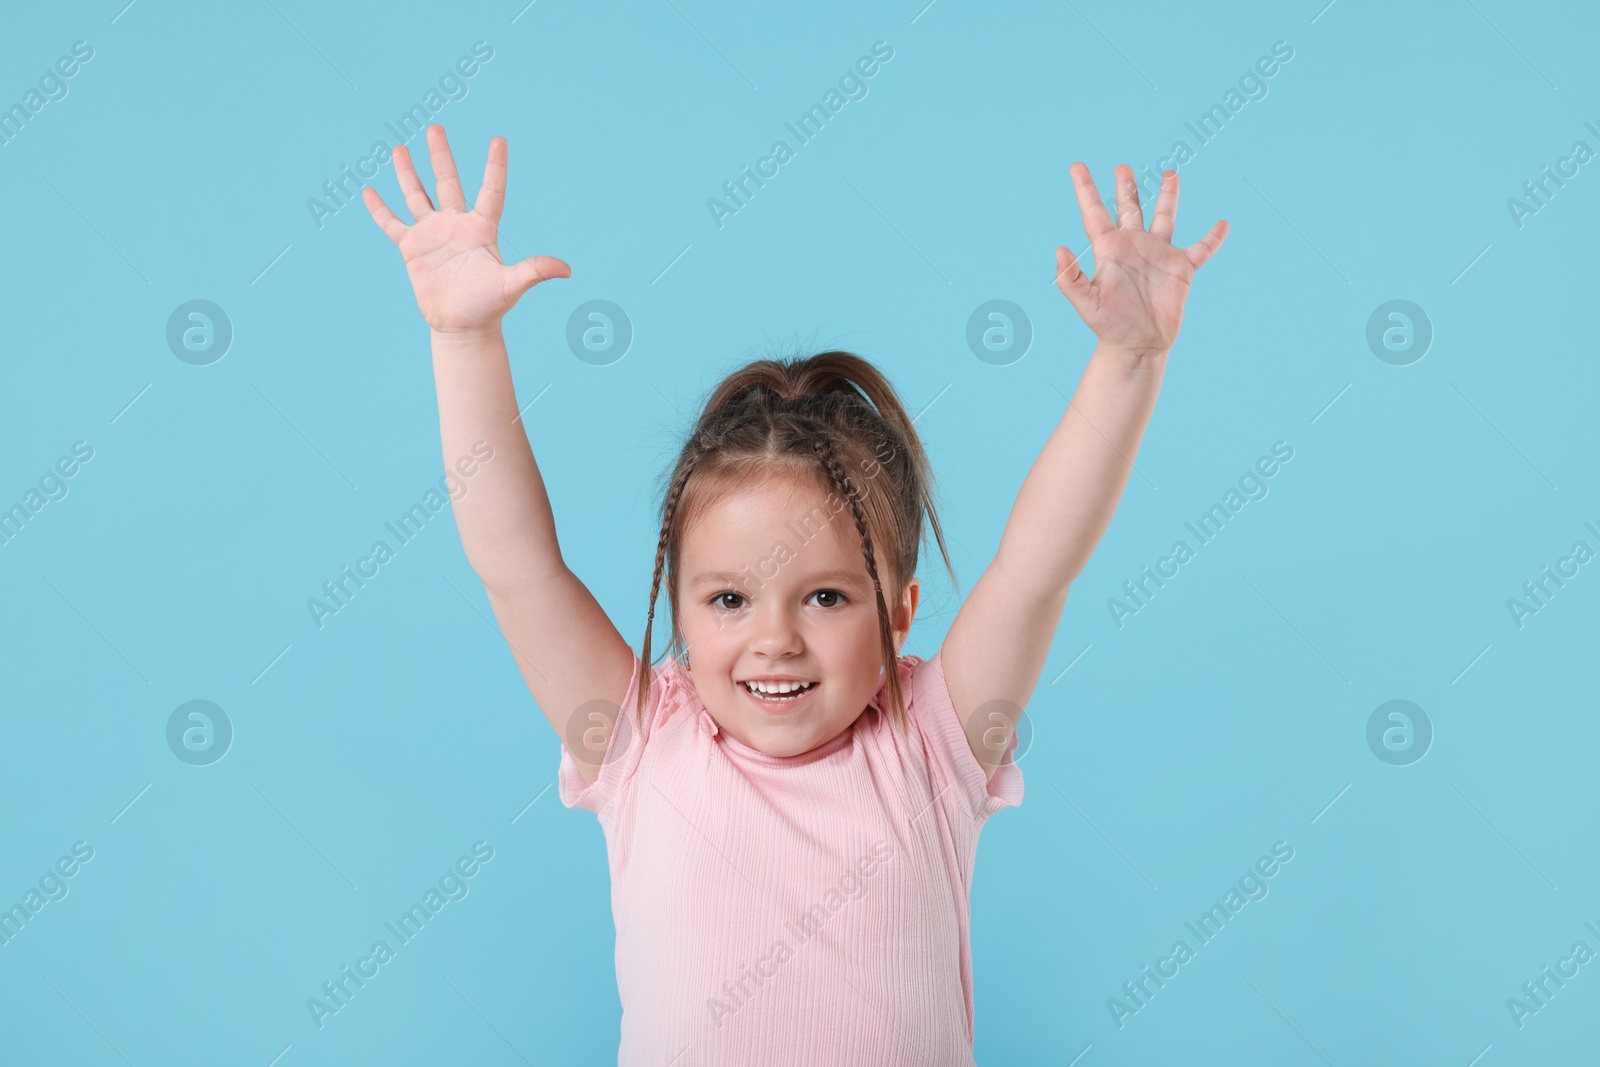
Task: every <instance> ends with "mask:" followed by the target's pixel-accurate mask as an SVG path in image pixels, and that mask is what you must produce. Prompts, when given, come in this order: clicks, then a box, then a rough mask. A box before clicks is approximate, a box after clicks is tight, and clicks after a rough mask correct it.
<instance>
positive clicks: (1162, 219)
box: [1150, 170, 1178, 241]
mask: <svg viewBox="0 0 1600 1067" xmlns="http://www.w3.org/2000/svg"><path fill="white" fill-rule="evenodd" d="M1177 221H1178V172H1177V171H1175V170H1169V171H1166V172H1164V173H1163V174H1162V175H1161V193H1160V195H1159V196H1157V197H1156V214H1155V218H1153V219H1151V220H1150V232H1151V233H1153V234H1155V235H1156V236H1157V237H1164V238H1166V239H1167V240H1168V241H1170V240H1172V228H1173V226H1174V224H1176V223H1177Z"/></svg>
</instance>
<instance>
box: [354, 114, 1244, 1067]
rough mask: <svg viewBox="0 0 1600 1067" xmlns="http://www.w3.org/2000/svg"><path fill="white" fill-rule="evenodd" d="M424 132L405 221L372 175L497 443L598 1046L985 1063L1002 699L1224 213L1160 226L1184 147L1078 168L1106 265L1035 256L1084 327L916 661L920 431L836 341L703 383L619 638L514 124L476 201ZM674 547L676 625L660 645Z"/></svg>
mask: <svg viewBox="0 0 1600 1067" xmlns="http://www.w3.org/2000/svg"><path fill="white" fill-rule="evenodd" d="M428 148H429V152H430V154H431V157H432V161H433V172H434V177H435V179H436V190H435V191H436V193H437V196H438V200H439V202H438V205H437V207H435V205H434V204H433V202H432V201H431V200H429V198H428V195H427V193H426V191H424V189H423V187H422V183H421V181H420V180H419V179H418V177H417V172H416V169H415V167H414V166H413V164H412V161H411V158H410V155H409V153H408V152H407V150H406V148H405V147H404V146H396V147H395V149H394V161H395V173H396V176H397V177H398V179H399V182H400V188H401V189H402V190H403V192H404V194H405V201H406V206H407V207H409V208H410V209H411V213H412V215H413V216H415V218H416V221H415V222H414V223H413V224H412V225H410V226H407V225H406V224H405V223H403V222H401V221H400V219H398V218H397V217H396V216H395V215H394V213H393V212H391V211H390V210H389V208H388V207H387V206H385V204H384V203H383V199H382V197H381V196H379V194H378V192H377V191H376V190H375V189H371V188H368V189H366V190H364V191H363V194H362V195H363V198H364V200H365V202H366V205H367V209H368V210H369V211H370V212H371V213H372V217H373V219H374V220H375V221H376V222H377V223H378V225H379V226H380V227H382V229H383V231H384V233H386V234H387V235H388V236H389V238H390V239H391V240H393V241H394V242H395V243H396V244H397V245H399V246H400V251H401V252H402V254H403V255H404V257H405V264H406V271H407V273H408V274H409V275H410V278H411V284H412V287H413V289H414V290H415V293H416V298H417V306H418V307H419V308H420V309H421V311H422V316H423V318H424V319H425V320H426V321H427V323H428V325H429V326H430V327H431V328H432V340H433V365H434V376H435V381H436V384H437V387H438V393H439V423H440V433H441V437H442V442H443V446H444V458H445V465H446V469H450V468H451V467H452V466H453V465H454V464H455V462H456V461H457V460H458V459H459V458H461V457H464V456H467V455H468V454H469V452H470V451H471V450H472V445H473V444H474V443H478V444H479V445H480V447H481V442H484V441H487V442H488V444H489V445H490V446H492V448H493V452H492V453H490V454H492V455H494V456H495V460H494V462H493V463H490V464H485V465H483V466H482V467H481V468H479V469H478V471H477V473H476V477H475V479H474V488H475V490H476V491H475V492H473V493H471V494H470V495H468V496H466V497H464V498H462V499H461V500H460V501H458V502H457V503H456V504H455V511H456V522H457V524H458V526H459V528H460V531H461V542H462V546H463V548H464V550H465V551H466V554H467V557H468V559H469V560H470V561H471V563H472V566H473V568H474V569H475V570H476V571H477V573H478V576H479V577H480V578H481V579H482V581H483V584H484V588H485V590H486V591H487V593H488V596H489V602H490V604H491V605H492V606H493V608H494V612H495V615H496V617H497V618H498V619H499V621H500V624H501V627H502V630H503V631H504V634H505V638H506V643H507V644H508V645H510V647H511V649H512V651H513V653H514V655H515V656H516V659H517V662H518V666H519V669H520V670H521V671H522V674H523V677H524V678H525V679H526V680H527V683H528V688H529V690H530V691H531V692H532V694H533V697H534V700H535V701H536V702H537V703H538V705H539V708H540V710H541V711H543V712H544V715H545V717H546V718H547V719H548V720H549V721H550V725H551V726H552V727H553V728H554V729H555V730H556V733H557V734H558V735H559V736H560V737H561V740H562V743H563V747H562V753H561V761H560V765H559V772H558V782H559V794H560V797H561V800H562V803H563V804H565V805H566V806H568V807H583V808H587V809H589V810H591V811H593V812H595V813H596V815H597V816H598V817H599V820H600V824H601V827H602V828H603V830H604V832H605V837H606V846H607V853H608V856H609V859H610V867H611V885H612V891H611V901H612V910H613V918H614V920H615V924H616V967H617V987H618V992H619V995H620V998H621V1001H622V1034H621V1049H620V1054H619V1057H618V1062H619V1064H622V1065H645V1064H649V1065H654V1067H669V1065H672V1067H691V1065H702V1064H705V1065H710V1064H719V1065H720V1064H741V1065H743V1064H761V1065H763V1067H780V1065H787V1064H806V1065H819V1064H827V1065H835V1067H837V1065H846V1064H860V1065H863V1067H866V1065H871V1067H886V1065H899V1064H905V1065H908V1067H909V1065H938V1067H946V1065H951V1064H972V1063H973V1062H974V1061H973V1058H972V1043H973V990H972V953H971V946H970V945H969V942H968V902H969V896H970V889H971V884H972V871H973V861H974V858H975V855H976V849H977V841H978V832H979V830H980V829H981V828H982V826H983V824H984V821H985V820H986V819H987V818H988V817H989V816H990V815H992V814H993V813H994V812H996V811H998V810H1000V809H1001V808H1005V807H1013V806H1015V805H1017V804H1019V803H1020V802H1021V800H1022V773H1021V771H1020V770H1019V769H1018V768H1017V766H1016V763H1015V761H1014V755H1013V754H1014V752H1015V749H1016V737H1015V728H1016V724H1017V722H1018V720H1019V719H1020V718H1021V716H1022V708H1023V706H1024V705H1026V704H1027V702H1028V698H1029V696H1030V695H1031V694H1032V692H1033V689H1034V686H1035V685H1036V684H1037V683H1038V680H1039V676H1040V673H1041V671H1042V670H1043V668H1044V662H1045V657H1046V655H1047V653H1048V652H1049V649H1050V643H1051V638H1052V636H1053V634H1054V632H1055V628H1056V625H1057V623H1058V622H1059V620H1060V617H1061V612H1062V609H1063V608H1064V607H1065V605H1066V599H1067V590H1068V587H1069V586H1070V584H1071V582H1072V580H1073V579H1074V578H1075V577H1076V576H1077V574H1078V573H1079V572H1080V571H1081V570H1082V569H1083V567H1084V565H1085V564H1086V563H1087V562H1088V559H1089V556H1090V554H1091V553H1092V552H1093V550H1094V547H1095V545H1096V544H1097V543H1098V542H1099V540H1100V537H1101V535H1102V534H1103V533H1104V532H1105V529H1106V526H1107V524H1108V523H1109V522H1110V521H1111V515H1112V512H1113V511H1114V510H1115V508H1116V504H1117V501H1118V500H1119V499H1120V497H1121V495H1122V491H1123V488H1124V486H1125V484H1126V482H1127V478H1128V472H1129V469H1130V467H1131V465H1132V462H1133V458H1134V456H1135V455H1136V454H1137V452H1138V447H1139V440H1140V438H1141V437H1142V436H1143V433H1144V428H1145V425H1146V423H1147V422H1148V421H1149V417H1150V412H1151V410H1152V408H1153V407H1154V406H1155V400H1156V395H1157V393H1158V391H1159V389H1160V385H1161V377H1162V374H1163V372H1164V370H1165V366H1166V356H1167V351H1168V349H1170V348H1171V347H1172V344H1173V341H1174V340H1175V338H1176V337H1177V333H1178V326H1179V323H1180V321H1181V319H1182V316H1183V304H1184V300H1185V297H1186V296H1187V295H1188V289H1189V282H1190V279H1191V278H1192V277H1193V276H1194V272H1195V271H1196V270H1197V269H1198V268H1199V267H1200V266H1201V265H1202V264H1203V263H1205V261H1206V260H1207V259H1209V258H1210V256H1211V255H1212V253H1214V252H1215V251H1216V250H1217V248H1218V247H1220V246H1221V244H1222V241H1223V239H1224V237H1225V236H1226V234H1227V223H1226V222H1219V223H1217V225H1216V226H1214V227H1213V228H1212V230H1211V231H1210V233H1208V234H1207V235H1206V237H1205V238H1204V239H1203V240H1201V241H1200V242H1199V243H1197V244H1195V245H1193V246H1191V247H1189V248H1178V247H1175V246H1174V245H1173V244H1172V243H1171V237H1172V229H1173V222H1174V216H1175V215H1176V212H1177V205H1178V176H1177V173H1176V172H1173V171H1168V172H1167V173H1166V174H1165V175H1164V176H1163V180H1162V186H1161V192H1160V195H1159V197H1158V199H1157V202H1156V210H1155V217H1154V220H1153V223H1152V225H1151V227H1150V229H1149V230H1148V231H1146V230H1145V228H1144V220H1143V217H1142V215H1141V211H1140V205H1139V198H1138V189H1137V186H1136V185H1135V183H1134V178H1133V171H1132V169H1131V168H1129V167H1127V166H1121V167H1118V168H1117V177H1118V181H1117V220H1116V222H1113V221H1112V219H1111V216H1110V215H1109V214H1108V212H1107V211H1106V208H1105V206H1104V204H1102V202H1101V200H1100V195H1099V193H1098V192H1097V191H1096V189H1095V186H1094V183H1093V182H1092V181H1091V179H1090V177H1089V172H1088V168H1087V167H1085V166H1084V165H1083V164H1082V163H1074V164H1073V165H1072V168H1071V170H1072V177H1073V183H1074V185H1075V186H1076V189H1077V197H1078V204H1079V208H1080V210H1081V212H1082V215H1083V222H1084V228H1085V229H1086V230H1087V232H1088V235H1089V237H1090V240H1091V242H1092V247H1093V249H1094V259H1095V275H1094V277H1093V279H1092V280H1091V279H1090V278H1089V277H1088V276H1086V275H1085V274H1084V273H1083V271H1082V270H1081V269H1079V265H1078V261H1077V258H1076V257H1075V256H1074V255H1073V254H1072V253H1071V252H1070V251H1069V250H1068V249H1066V248H1057V249H1056V263H1057V271H1058V273H1057V276H1056V280H1057V284H1058V286H1059V287H1060V289H1061V291H1062V293H1063V294H1065V295H1066V297H1067V299H1068V300H1069V301H1071V303H1072V305H1073V307H1074V308H1075V309H1076V310H1077V311H1078V313H1079V315H1080V316H1082V318H1083V320H1084V322H1085V323H1086V324H1087V325H1088V326H1089V327H1090V328H1091V329H1093V330H1094V332H1095V334H1096V337H1097V339H1098V344H1097V346H1096V348H1095V351H1094V354H1093V355H1092V356H1091V357H1090V359H1089V364H1088V367H1087V369H1086V370H1085V371H1084V374H1083V378H1082V380H1081V381H1080V383H1079V385H1078V389H1077V393H1076V395H1075V396H1074V398H1073V402H1072V404H1071V405H1070V406H1069V408H1068V413H1067V414H1066V415H1064V416H1063V418H1062V421H1061V423H1060V425H1059V426H1058V427H1057V428H1056V430H1055V432H1054V434H1053V435H1052V436H1051V438H1050V440H1049V441H1048V442H1047V443H1046V445H1045V447H1044V451H1043V452H1042V454H1041V455H1040V457H1039V459H1038V461H1037V462H1036V463H1035V464H1034V466H1033V469H1032V470H1031V471H1030V472H1029V474H1028V476H1027V478H1026V479H1025V480H1024V482H1023V484H1022V489H1021V491H1020V493H1019V494H1018V496H1017V502H1016V505H1015V507H1014V508H1013V510H1012V513H1011V516H1010V519H1009V522H1008V524H1007V526H1006V528H1005V533H1004V535H1003V537H1002V538H1001V542H1000V547H999V550H998V552H997V553H996V556H995V559H994V561H993V563H992V564H991V565H990V566H989V568H988V569H987V570H986V571H985V572H984V574H983V576H982V577H981V578H980V579H979V581H978V582H977V584H976V585H975V586H974V587H973V590H972V594H971V595H970V596H969V597H967V599H966V601H965V603H964V604H963V605H962V608H961V610H960V613H959V614H958V615H957V616H956V618H955V620H954V621H953V622H952V623H951V625H950V631H949V634H948V636H947V637H946V638H945V641H944V644H943V646H942V647H941V648H940V650H939V652H938V654H936V655H935V656H934V657H933V658H932V659H931V660H923V659H922V658H921V657H919V656H913V655H907V656H901V655H900V648H901V646H902V645H903V644H904V642H905V640H906V636H907V634H908V633H909V632H910V630H911V622H912V617H913V616H914V615H915V613H916V608H917V601H918V596H919V583H918V581H917V578H916V577H915V573H916V568H917V558H918V548H919V546H920V544H921V541H922V530H923V527H922V518H923V513H924V512H926V514H927V518H928V521H929V524H930V525H931V527H932V530H933V533H934V536H935V538H936V539H937V540H938V543H939V549H940V553H941V555H942V556H943V557H944V561H945V566H946V567H947V568H949V569H951V577H952V579H954V577H955V575H954V570H953V568H950V559H949V555H948V553H947V552H946V551H945V545H944V537H943V533H942V532H941V530H940V527H939V522H938V518H937V515H936V514H935V511H934V506H933V493H932V488H933V482H932V478H931V476H930V472H929V469H928V461H927V456H926V454H925V453H924V451H923V448H922V444H921V442H920V441H919V439H918V437H917V434H916V430H915V429H914V427H913V426H912V423H911V420H910V419H909V418H907V416H906V411H905V409H904V407H903V406H902V404H901V403H900V400H899V398H898V396H897V395H896V393H895V391H894V389H893V388H892V387H891V386H890V384H889V383H888V381H887V380H886V379H885V378H884V377H883V376H882V375H881V374H880V373H879V372H878V371H877V370H876V369H875V368H874V367H873V366H872V365H871V364H870V363H868V362H867V361H865V360H863V359H861V358H860V357H858V356H854V355H851V354H850V353H847V352H824V353H822V354H820V355H816V356H812V357H811V358H809V359H801V360H795V361H787V362H775V361H772V360H759V361H757V362H754V363H751V364H750V365H748V366H746V367H743V368H741V369H740V370H737V371H735V372H734V373H733V374H732V375H730V376H729V377H728V378H726V379H725V380H724V381H723V382H722V383H721V384H720V385H719V386H718V387H717V388H716V389H715V391H714V392H713V393H712V395H711V398H710V400H709V401H708V402H707V403H706V406H705V410H704V411H703V413H702V414H701V416H700V418H699V421H698V423H697V425H696V426H695V429H694V432H693V433H692V434H691V435H690V437H689V439H688V441H687V442H686V443H685V445H684V446H683V450H682V452H681V454H680V455H679V457H678V461H677V464H676V467H675V469H674V470H673V472H672V477H671V481H670V484H669V486H668V488H667V490H666V494H665V500H664V501H663V509H662V510H663V514H662V522H661V536H660V539H659V540H658V542H657V544H656V558H655V578H654V581H653V583H652V585H651V590H650V610H649V614H648V615H647V617H646V624H645V631H644V639H643V642H642V644H643V651H642V652H641V653H640V654H637V655H636V654H635V653H634V652H633V650H632V648H631V647H630V646H629V645H628V642H627V641H626V640H624V639H623V637H622V635H621V634H620V633H618V632H617V630H616V628H615V627H614V626H613V625H612V624H611V621H610V620H609V619H608V618H607V617H606V615H605V613H604V612H603V611H602V610H601V608H600V606H599V604H598V603H597V602H596V601H595V599H594V597H593V596H592V595H591V594H590V593H589V591H588V589H587V588H586V587H585V586H584V585H583V583H582V582H581V581H579V579H578V578H577V576H576V575H574V574H573V573H572V572H571V571H570V570H568V569H567V566H566V564H565V562H564V561H563V559H562V556H561V551H560V547H559V546H558V545H557V543H556V529H555V522H554V519H553V517H552V515H551V511H550V504H549V500H548V498H547V497H546V495H545V489H544V484H543V482H542V481H541V479H540V476H539V470H538V467H537V466H535V464H534V459H533V454H532V452H531V450H530V449H529V446H528V442H527V438H526V435H525V434H524V432H523V430H522V428H521V427H520V426H519V425H518V422H519V416H518V412H517V405H516V398H515V394H514V392H513V390H512V382H511V371H510V368H509V365H508V362H507V358H506V349H505V342H504V340H503V338H502V336H501V331H500V320H501V318H502V317H503V316H504V315H505V314H506V312H508V311H509V310H510V309H511V308H512V307H513V306H514V305H515V304H516V302H517V300H518V298H519V297H521V295H522V294H523V293H524V292H526V291H527V290H528V289H529V288H531V287H532V286H534V285H536V284H537V283H539V282H541V281H544V280H546V279H549V278H566V277H570V276H571V271H570V269H569V268H568V266H567V264H566V263H564V262H562V261H561V260H559V259H554V258H552V257H549V256H533V257H531V258H529V259H525V260H523V261H521V262H520V263H514V264H511V265H506V264H504V263H503V262H502V261H501V259H500V256H499V254H498V252H497V250H496V243H497V242H496V231H497V227H498V224H499V220H500V212H501V208H502V205H503V203H504V199H505V182H506V142H505V139H504V138H501V137H496V138H494V139H493V140H491V141H490V144H489V159H488V164H487V166H486V167H485V170H484V177H483V185H482V188H481V189H480V190H479V192H478V196H477V200H476V202H475V204H474V205H473V207H472V209H471V210H468V208H467V203H466V198H465V196H464V193H463V189H462V186H461V182H460V179H459V178H458V176H457V174H456V166H455V162H454V160H453V159H452V158H451V154H450V149H449V146H448V144H447V143H446V141H445V134H444V130H443V129H442V128H441V127H439V126H431V127H429V129H428ZM663 575H664V576H665V578H666V587H667V588H666V595H667V603H668V605H669V606H670V610H671V618H672V640H671V644H670V646H669V650H668V653H669V654H668V655H667V656H666V658H665V661H664V662H663V663H661V664H659V665H655V664H653V663H652V662H651V658H650V644H651V642H650V623H651V621H652V620H653V619H654V616H655V605H656V601H657V597H658V596H659V594H660V591H661V584H662V578H663ZM646 665H648V669H646Z"/></svg>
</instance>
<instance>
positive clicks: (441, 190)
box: [361, 125, 572, 333]
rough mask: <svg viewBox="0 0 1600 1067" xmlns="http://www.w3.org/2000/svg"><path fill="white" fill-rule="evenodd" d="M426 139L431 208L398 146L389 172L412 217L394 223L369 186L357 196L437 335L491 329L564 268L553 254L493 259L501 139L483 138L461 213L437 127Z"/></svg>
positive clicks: (501, 194)
mask: <svg viewBox="0 0 1600 1067" xmlns="http://www.w3.org/2000/svg"><path fill="white" fill-rule="evenodd" d="M427 136H428V152H429V156H430V158H431V159H432V161H433V175H434V179H435V182H434V184H435V192H436V193H437V194H438V197H439V206H438V208H437V209H435V208H434V206H433V201H431V200H429V199H428V193H427V191H426V190H424V189H423V187H422V181H421V179H419V178H418V177H417V168H416V167H415V166H413V165H412V163H411V153H410V152H409V151H408V150H407V149H406V147H405V146H404V145H397V146H395V149H394V169H395V175H396V177H398V178H399V179H400V188H401V190H402V191H403V192H404V193H405V199H406V206H407V207H409V208H410V209H411V214H412V215H414V216H415V217H416V220H417V221H416V222H414V223H413V224H412V225H410V226H407V225H406V224H405V223H403V222H401V221H400V220H399V218H397V217H396V216H395V213H394V212H392V211H390V210H389V208H388V206H387V205H386V204H384V202H383V197H382V196H380V195H379V194H378V190H376V189H374V188H373V187H372V186H370V185H369V186H367V187H366V188H364V189H362V190H361V200H362V202H363V203H364V204H366V205H367V210H368V211H369V212H371V213H372V219H373V221H374V222H376V223H377V224H378V226H379V227H381V228H382V230H383V232H384V233H385V234H387V235H388V236H389V240H391V241H393V242H394V243H395V244H397V245H399V246H400V253H401V255H403V256H404V257H405V262H406V273H407V274H408V275H410V277H411V288H412V290H413V291H414V292H415V293H416V297H417V307H418V308H419V309H420V310H421V311H422V317H423V318H424V319H426V320H427V323H428V325H429V326H431V327H432V328H433V329H434V330H435V331H436V332H440V333H467V332H471V331H474V330H481V329H485V328H489V327H494V326H498V325H499V321H500V319H501V318H502V317H503V316H504V315H505V313H506V312H508V311H510V310H511V308H512V307H513V306H515V304H516V302H517V300H518V299H519V298H520V297H521V296H522V294H523V293H525V292H527V291H528V290H529V289H531V288H533V286H535V285H537V284H538V283H539V282H542V281H544V280H545V279H546V278H570V277H572V268H570V267H568V266H567V265H566V264H565V263H564V262H562V261H561V260H559V259H556V258H555V257H554V256H529V257H528V258H527V259H525V260H523V261H522V262H520V263H515V264H512V265H510V266H507V265H506V264H505V262H504V261H502V260H501V258H500V253H499V251H498V249H497V248H496V233H497V231H498V229H499V226H500V211H501V208H502V207H503V206H504V205H505V195H506V139H505V138H504V137H495V138H493V139H492V140H490V142H489V162H488V163H487V164H486V165H485V166H484V168H483V187H482V188H480V189H479V190H478V197H477V202H476V203H475V204H474V206H473V208H472V210H470V211H469V210H467V201H466V196H465V194H464V192H463V190H462V188H461V179H460V178H459V177H457V175H456V164H455V160H454V159H453V158H451V155H450V146H449V144H448V143H447V142H446V141H445V137H444V127H443V126H439V125H433V126H429V127H428V133H427Z"/></svg>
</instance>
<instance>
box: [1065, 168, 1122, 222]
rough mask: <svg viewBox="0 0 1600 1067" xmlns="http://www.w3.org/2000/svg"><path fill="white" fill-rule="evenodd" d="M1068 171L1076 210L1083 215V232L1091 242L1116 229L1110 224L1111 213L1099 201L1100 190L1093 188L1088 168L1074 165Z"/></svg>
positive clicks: (1092, 180)
mask: <svg viewBox="0 0 1600 1067" xmlns="http://www.w3.org/2000/svg"><path fill="white" fill-rule="evenodd" d="M1068 170H1070V171H1071V173H1072V187H1073V189H1075V190H1076V191H1077V194H1078V210H1079V211H1080V212H1082V213H1083V229H1084V232H1085V233H1087V234H1088V235H1089V239H1090V240H1091V241H1093V240H1098V239H1099V237H1100V235H1101V234H1105V233H1110V232H1111V231H1112V230H1114V229H1116V226H1115V225H1114V224H1113V223H1112V222H1111V213H1110V212H1109V211H1107V210H1106V206H1105V204H1104V203H1102V202H1101V200H1100V190H1098V189H1096V188H1095V187H1094V179H1093V178H1091V177H1089V168H1088V167H1086V166H1084V165H1083V164H1082V163H1074V164H1073V165H1072V166H1071V167H1069V168H1068Z"/></svg>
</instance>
